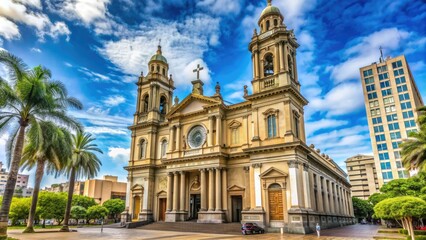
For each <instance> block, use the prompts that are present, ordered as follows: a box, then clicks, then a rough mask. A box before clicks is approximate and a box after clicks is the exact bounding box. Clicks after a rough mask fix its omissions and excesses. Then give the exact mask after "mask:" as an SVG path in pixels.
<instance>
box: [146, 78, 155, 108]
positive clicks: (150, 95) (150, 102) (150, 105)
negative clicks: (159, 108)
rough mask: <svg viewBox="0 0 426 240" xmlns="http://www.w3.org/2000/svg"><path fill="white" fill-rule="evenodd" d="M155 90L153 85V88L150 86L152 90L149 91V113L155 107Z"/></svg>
mask: <svg viewBox="0 0 426 240" xmlns="http://www.w3.org/2000/svg"><path fill="white" fill-rule="evenodd" d="M153 90H154V86H153V85H152V83H151V86H150V89H149V99H148V106H149V109H148V111H147V112H149V111H150V110H151V109H152V108H153V106H152V105H153V102H154V98H153V95H154V92H153Z"/></svg>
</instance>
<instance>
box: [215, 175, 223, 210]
mask: <svg viewBox="0 0 426 240" xmlns="http://www.w3.org/2000/svg"><path fill="white" fill-rule="evenodd" d="M219 211H222V172H221V169H220V168H216V212H219Z"/></svg>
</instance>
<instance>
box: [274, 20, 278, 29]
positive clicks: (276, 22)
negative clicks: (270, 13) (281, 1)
mask: <svg viewBox="0 0 426 240" xmlns="http://www.w3.org/2000/svg"><path fill="white" fill-rule="evenodd" d="M274 26H275V27H276V26H278V20H277V19H274Z"/></svg>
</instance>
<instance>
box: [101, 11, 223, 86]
mask: <svg viewBox="0 0 426 240" xmlns="http://www.w3.org/2000/svg"><path fill="white" fill-rule="evenodd" d="M219 35H220V28H219V19H217V18H212V17H210V16H207V15H204V14H195V15H194V16H189V17H187V18H186V19H185V20H184V21H183V22H175V21H165V20H156V19H153V20H151V22H150V23H147V24H145V25H141V26H140V29H137V30H134V31H131V33H130V35H129V34H126V36H123V37H121V38H120V39H119V40H117V41H106V42H104V44H103V46H102V47H101V48H99V49H98V51H99V53H100V54H101V55H102V56H104V57H105V58H106V59H108V60H109V61H110V62H111V63H113V64H114V65H116V66H117V67H118V68H119V69H120V70H122V71H123V72H124V73H126V74H129V75H132V76H139V74H140V72H141V71H144V72H145V73H146V72H147V65H148V61H149V59H150V58H151V56H152V55H154V54H155V52H156V50H157V41H155V40H157V39H162V41H161V45H162V52H163V55H164V56H165V57H166V58H167V61H168V63H169V67H170V70H169V73H171V74H173V79H174V81H175V83H176V85H177V86H179V85H180V86H188V85H190V82H191V80H193V79H194V78H195V75H191V76H190V75H189V74H190V70H191V69H190V68H192V67H193V66H194V63H196V62H201V63H203V64H204V66H203V67H204V68H205V70H204V71H202V72H201V74H202V77H203V79H202V80H203V81H206V83H207V82H208V81H209V80H210V77H209V75H205V74H207V73H208V72H209V71H208V66H207V64H205V63H204V62H202V60H201V59H202V58H203V54H204V53H205V52H207V51H208V50H209V47H211V46H215V45H217V44H218V36H219ZM182 73H184V74H182ZM192 74H194V73H192Z"/></svg>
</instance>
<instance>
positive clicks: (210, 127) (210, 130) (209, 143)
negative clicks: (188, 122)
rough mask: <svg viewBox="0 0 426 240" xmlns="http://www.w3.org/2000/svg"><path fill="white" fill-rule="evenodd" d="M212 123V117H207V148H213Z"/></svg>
mask: <svg viewBox="0 0 426 240" xmlns="http://www.w3.org/2000/svg"><path fill="white" fill-rule="evenodd" d="M213 124H214V123H213V116H210V117H209V136H208V138H207V145H208V146H209V147H211V146H213V141H214V139H213V136H214V135H213V129H214V125H213Z"/></svg>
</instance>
